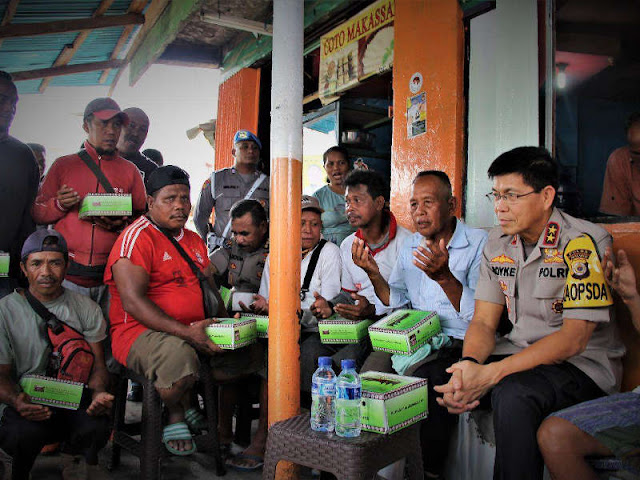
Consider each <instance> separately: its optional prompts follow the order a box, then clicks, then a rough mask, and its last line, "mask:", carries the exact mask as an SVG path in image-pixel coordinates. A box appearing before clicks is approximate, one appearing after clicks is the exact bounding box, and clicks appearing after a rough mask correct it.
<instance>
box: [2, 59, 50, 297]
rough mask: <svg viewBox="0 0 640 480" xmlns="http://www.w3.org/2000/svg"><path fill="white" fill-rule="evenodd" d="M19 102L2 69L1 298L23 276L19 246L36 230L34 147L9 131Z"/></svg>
mask: <svg viewBox="0 0 640 480" xmlns="http://www.w3.org/2000/svg"><path fill="white" fill-rule="evenodd" d="M17 105H18V89H17V88H16V86H15V84H14V83H13V80H12V79H11V75H9V74H8V73H7V72H3V71H0V207H2V215H0V298H2V297H4V296H5V295H8V294H10V293H11V292H12V291H13V289H14V288H15V287H17V286H18V282H19V280H20V249H21V248H22V243H23V242H24V240H25V238H27V237H28V236H29V234H30V233H31V232H33V231H34V230H35V224H34V221H33V218H32V217H31V207H32V206H33V201H34V200H35V198H36V193H37V191H38V183H39V181H40V180H39V179H40V175H39V173H38V165H37V164H36V160H35V157H34V156H33V152H32V151H31V149H30V148H29V147H28V146H27V145H25V144H24V143H22V142H21V141H19V140H17V139H16V138H14V137H12V136H11V135H9V128H10V127H11V123H12V122H13V117H14V115H15V114H16V108H17Z"/></svg>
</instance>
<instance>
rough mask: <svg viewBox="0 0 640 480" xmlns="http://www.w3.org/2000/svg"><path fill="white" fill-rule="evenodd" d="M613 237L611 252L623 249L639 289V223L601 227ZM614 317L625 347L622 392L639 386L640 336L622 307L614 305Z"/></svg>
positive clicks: (626, 311)
mask: <svg viewBox="0 0 640 480" xmlns="http://www.w3.org/2000/svg"><path fill="white" fill-rule="evenodd" d="M601 226H602V227H604V228H606V229H607V230H608V231H609V232H610V233H611V235H613V250H614V252H617V251H618V250H619V249H621V248H622V249H623V250H624V251H625V252H627V254H628V255H629V261H630V262H631V263H632V265H633V269H634V271H635V272H636V277H637V279H638V287H639V288H640V223H617V224H613V225H601ZM616 315H617V319H618V324H619V326H620V334H621V337H622V341H623V342H624V344H625V346H626V347H627V354H626V356H625V358H624V360H623V365H624V376H623V378H622V390H623V391H627V390H630V389H632V388H635V387H636V386H638V385H640V335H639V334H638V332H636V331H635V329H634V328H633V325H632V324H631V319H630V318H629V311H628V310H627V309H626V307H625V306H624V305H617V304H616Z"/></svg>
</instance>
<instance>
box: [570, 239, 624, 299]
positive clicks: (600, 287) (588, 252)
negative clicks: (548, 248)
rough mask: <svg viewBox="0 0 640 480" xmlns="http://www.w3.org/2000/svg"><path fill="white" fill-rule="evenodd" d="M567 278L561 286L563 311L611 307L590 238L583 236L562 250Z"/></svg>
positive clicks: (608, 293)
mask: <svg viewBox="0 0 640 480" xmlns="http://www.w3.org/2000/svg"><path fill="white" fill-rule="evenodd" d="M564 260H565V262H566V263H567V266H568V267H569V275H568V276H567V281H566V283H565V286H564V300H563V307H564V308H597V307H607V306H609V305H612V304H613V299H612V297H611V291H610V290H609V286H608V285H607V283H606V282H605V278H604V272H603V270H602V265H601V264H600V258H599V257H598V251H597V248H596V245H595V243H594V242H593V239H592V238H591V237H590V236H589V235H587V234H583V235H581V236H579V237H576V238H574V239H573V240H570V241H569V243H567V246H566V247H565V249H564Z"/></svg>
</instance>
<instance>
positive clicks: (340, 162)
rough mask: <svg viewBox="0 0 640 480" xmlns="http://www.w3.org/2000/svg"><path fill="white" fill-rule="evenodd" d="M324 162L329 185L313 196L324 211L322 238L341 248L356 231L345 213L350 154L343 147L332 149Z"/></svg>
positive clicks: (323, 158)
mask: <svg viewBox="0 0 640 480" xmlns="http://www.w3.org/2000/svg"><path fill="white" fill-rule="evenodd" d="M322 160H323V164H324V169H325V171H326V172H327V181H328V182H329V184H328V185H325V186H324V187H322V188H319V189H318V190H316V191H315V192H314V193H313V196H314V197H316V198H317V199H318V201H319V202H320V206H321V207H322V209H323V210H324V213H323V214H322V225H323V228H322V236H323V237H324V238H325V239H326V240H328V241H330V242H333V243H335V244H336V245H338V246H339V245H340V244H341V243H342V240H344V239H345V238H347V237H348V236H349V235H351V234H352V233H353V232H354V231H355V229H354V228H353V227H351V225H349V221H348V220H347V216H346V214H345V211H344V193H345V189H346V187H345V185H344V180H345V178H346V177H347V175H348V174H349V172H350V170H351V166H350V165H349V154H348V152H347V150H346V149H345V148H343V147H338V146H336V147H331V148H329V149H328V150H327V151H326V152H324V154H323V155H322Z"/></svg>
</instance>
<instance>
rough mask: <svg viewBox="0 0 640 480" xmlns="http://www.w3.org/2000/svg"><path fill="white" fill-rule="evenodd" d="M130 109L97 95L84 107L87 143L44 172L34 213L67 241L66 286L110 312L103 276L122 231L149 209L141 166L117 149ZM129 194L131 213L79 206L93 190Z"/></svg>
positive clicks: (58, 160)
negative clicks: (85, 212) (86, 212)
mask: <svg viewBox="0 0 640 480" xmlns="http://www.w3.org/2000/svg"><path fill="white" fill-rule="evenodd" d="M128 122H129V117H128V116H127V114H126V113H124V112H122V111H121V110H120V107H119V106H118V104H117V103H116V102H115V101H114V100H113V99H111V98H96V99H95V100H92V101H91V102H89V104H88V105H87V106H86V108H85V110H84V120H83V124H82V128H83V129H84V131H85V132H86V133H87V140H86V141H85V142H84V148H83V149H82V150H81V151H79V152H78V153H74V154H71V155H67V156H64V157H60V158H59V159H57V160H56V161H55V163H54V164H53V165H52V166H51V168H50V169H49V172H48V173H47V176H46V177H45V179H44V181H43V182H42V185H41V186H40V191H39V192H38V197H37V198H36V203H35V205H34V208H33V215H34V218H35V220H36V222H37V223H39V224H45V225H46V224H53V225H54V228H55V229H56V230H57V231H59V232H60V233H62V234H63V235H64V236H65V238H66V239H68V243H69V270H68V275H67V279H66V281H65V287H67V288H70V289H73V290H75V291H78V292H80V293H83V294H85V295H88V296H90V297H91V298H92V299H93V300H95V301H96V302H98V303H99V304H100V305H101V306H102V308H103V312H104V313H105V315H106V313H107V307H106V304H107V295H106V294H107V290H106V287H105V286H104V285H103V280H102V277H103V275H104V267H105V264H106V263H107V257H108V256H109V252H110V251H111V247H112V246H113V244H114V242H115V241H116V238H118V233H119V232H120V231H121V230H122V229H123V228H124V227H125V226H126V225H127V224H128V223H129V222H130V221H131V220H132V218H135V217H136V216H137V215H139V214H140V213H141V212H143V211H144V210H145V205H146V197H145V189H144V184H143V182H142V177H141V176H140V172H138V169H137V168H136V167H135V165H133V164H132V163H131V162H128V161H126V160H125V159H124V158H122V157H120V156H119V155H118V151H117V149H116V145H117V144H118V139H119V138H120V132H121V129H122V126H123V125H125V124H127V123H128ZM105 193H115V194H120V195H130V196H131V210H132V213H133V215H132V216H125V217H122V216H83V217H82V218H81V217H80V215H79V211H80V206H81V204H82V201H83V200H84V199H85V197H86V196H87V195H89V194H105Z"/></svg>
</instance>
